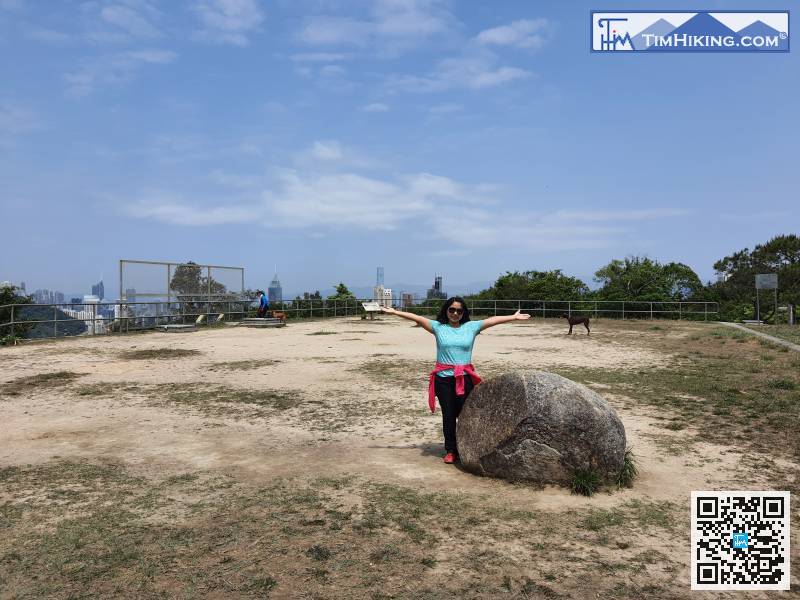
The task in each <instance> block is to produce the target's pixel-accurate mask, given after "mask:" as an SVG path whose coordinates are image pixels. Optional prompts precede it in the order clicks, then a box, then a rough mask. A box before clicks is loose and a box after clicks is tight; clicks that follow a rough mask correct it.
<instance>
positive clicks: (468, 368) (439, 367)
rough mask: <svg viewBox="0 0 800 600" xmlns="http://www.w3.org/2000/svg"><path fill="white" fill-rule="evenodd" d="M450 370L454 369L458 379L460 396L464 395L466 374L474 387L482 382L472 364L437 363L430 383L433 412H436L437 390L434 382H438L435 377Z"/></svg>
mask: <svg viewBox="0 0 800 600" xmlns="http://www.w3.org/2000/svg"><path fill="white" fill-rule="evenodd" d="M450 369H453V375H455V377H456V394H457V395H459V396H463V395H464V373H466V374H467V375H469V377H470V379H472V384H473V385H478V384H479V383H480V382H481V378H480V377H478V374H477V373H476V372H475V367H473V366H472V363H470V364H468V365H444V364H442V363H438V362H437V363H436V366H435V367H434V369H433V371H431V378H430V382H429V383H428V407H429V408H430V409H431V412H436V388H435V387H434V381H436V380H435V379H434V377H436V374H437V373H438V372H440V371H448V370H450Z"/></svg>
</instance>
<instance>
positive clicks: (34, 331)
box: [14, 306, 86, 339]
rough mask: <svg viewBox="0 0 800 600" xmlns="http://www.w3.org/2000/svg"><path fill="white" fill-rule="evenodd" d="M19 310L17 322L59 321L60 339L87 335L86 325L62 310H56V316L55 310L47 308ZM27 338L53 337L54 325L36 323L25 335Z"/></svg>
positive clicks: (33, 307)
mask: <svg viewBox="0 0 800 600" xmlns="http://www.w3.org/2000/svg"><path fill="white" fill-rule="evenodd" d="M17 310H18V312H17V313H16V314H15V315H14V318H15V320H26V321H45V320H52V319H57V320H58V327H57V332H58V336H59V337H61V336H70V335H81V334H82V333H86V323H84V322H83V321H79V320H77V319H73V318H72V317H70V316H68V315H67V314H66V313H65V312H63V311H61V310H58V309H56V311H55V316H54V313H53V309H52V308H50V307H47V306H25V307H24V308H20V309H17ZM25 337H26V338H31V339H37V338H47V337H53V323H36V324H35V325H34V326H33V327H32V328H31V329H30V330H29V331H28V332H27V333H26V334H25Z"/></svg>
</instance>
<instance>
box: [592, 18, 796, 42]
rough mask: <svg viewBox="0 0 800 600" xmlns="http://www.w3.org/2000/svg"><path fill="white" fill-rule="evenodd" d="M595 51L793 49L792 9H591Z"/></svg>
mask: <svg viewBox="0 0 800 600" xmlns="http://www.w3.org/2000/svg"><path fill="white" fill-rule="evenodd" d="M590 16H591V36H592V40H591V41H592V46H591V50H592V52H789V11H787V10H784V11H762V12H744V11H673V12H655V11H631V12H608V11H591V14H590Z"/></svg>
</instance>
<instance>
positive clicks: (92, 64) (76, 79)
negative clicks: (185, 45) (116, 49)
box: [64, 49, 178, 96]
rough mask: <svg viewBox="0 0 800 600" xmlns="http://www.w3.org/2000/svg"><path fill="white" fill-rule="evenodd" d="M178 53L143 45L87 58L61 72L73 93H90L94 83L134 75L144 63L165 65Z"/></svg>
mask: <svg viewBox="0 0 800 600" xmlns="http://www.w3.org/2000/svg"><path fill="white" fill-rule="evenodd" d="M177 56H178V55H177V54H175V53H174V52H172V51H169V50H158V49H144V50H132V51H129V52H120V53H117V54H112V55H108V56H105V57H101V58H98V59H95V60H91V61H86V62H84V64H83V65H82V66H81V67H80V68H79V69H77V70H76V71H72V72H70V73H66V74H65V75H64V80H65V81H66V82H67V85H68V89H67V92H68V93H69V94H70V95H73V96H86V95H88V94H91V93H92V92H93V91H94V89H95V88H96V86H97V85H99V84H100V85H109V84H121V83H126V82H128V81H130V80H131V79H133V77H134V76H135V74H136V72H137V71H139V70H140V69H141V68H142V67H143V66H144V65H146V64H160V65H165V64H168V63H171V62H173V61H174V60H175V59H176V58H177Z"/></svg>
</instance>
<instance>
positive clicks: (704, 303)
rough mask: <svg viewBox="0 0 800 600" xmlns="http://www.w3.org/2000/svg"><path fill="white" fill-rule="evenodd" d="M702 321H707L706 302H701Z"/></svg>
mask: <svg viewBox="0 0 800 600" xmlns="http://www.w3.org/2000/svg"><path fill="white" fill-rule="evenodd" d="M703 313H704V314H703V320H704V321H708V302H703Z"/></svg>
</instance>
